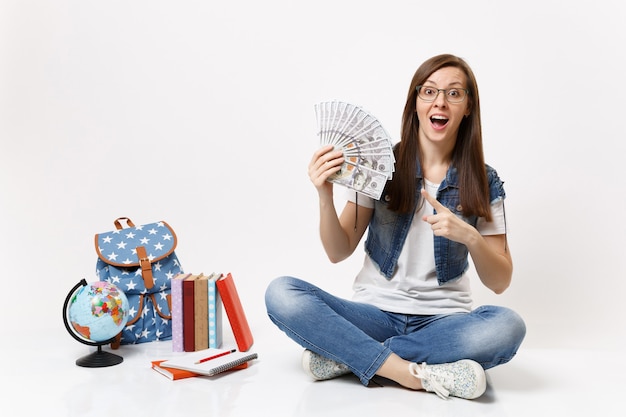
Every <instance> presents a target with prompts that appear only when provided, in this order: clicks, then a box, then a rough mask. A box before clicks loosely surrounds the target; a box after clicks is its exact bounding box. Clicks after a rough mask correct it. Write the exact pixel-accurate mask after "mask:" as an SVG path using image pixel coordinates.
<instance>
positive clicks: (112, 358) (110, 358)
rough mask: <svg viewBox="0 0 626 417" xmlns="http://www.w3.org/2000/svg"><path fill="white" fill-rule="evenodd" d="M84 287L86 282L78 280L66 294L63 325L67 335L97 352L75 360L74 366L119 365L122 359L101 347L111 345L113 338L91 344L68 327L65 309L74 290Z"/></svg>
mask: <svg viewBox="0 0 626 417" xmlns="http://www.w3.org/2000/svg"><path fill="white" fill-rule="evenodd" d="M86 285H87V281H86V280H85V279H84V278H83V279H82V280H80V282H79V283H78V284H76V285H75V286H74V288H72V290H71V291H70V292H69V293H68V294H67V297H66V298H65V303H64V304H63V323H64V324H65V328H66V329H67V331H68V332H69V334H70V335H72V337H73V338H74V339H76V340H78V341H79V342H80V343H83V344H85V345H89V346H97V350H96V351H95V352H92V353H90V354H88V355H85V356H83V357H81V358H78V359H76V365H78V366H82V367H86V368H103V367H106V366H114V365H119V364H120V363H122V362H123V361H124V358H122V357H121V356H119V355H116V354H114V353H111V352H106V351H104V350H102V345H106V344H107V343H111V342H112V341H113V340H115V337H113V338H111V339H110V340H106V341H104V342H93V341H91V340H86V339H83V338H82V337H79V336H78V335H77V334H76V333H75V332H74V331H73V330H72V327H71V326H70V323H69V321H68V318H67V307H68V305H69V303H70V300H71V298H72V296H73V295H74V293H75V292H76V290H78V288H80V287H84V286H86Z"/></svg>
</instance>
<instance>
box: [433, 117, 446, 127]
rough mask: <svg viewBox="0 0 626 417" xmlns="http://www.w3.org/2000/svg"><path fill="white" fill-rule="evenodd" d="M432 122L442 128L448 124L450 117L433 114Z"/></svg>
mask: <svg viewBox="0 0 626 417" xmlns="http://www.w3.org/2000/svg"><path fill="white" fill-rule="evenodd" d="M430 123H432V125H433V126H434V127H436V128H438V129H440V128H442V127H444V126H445V125H446V124H448V119H446V118H445V117H443V116H431V118H430Z"/></svg>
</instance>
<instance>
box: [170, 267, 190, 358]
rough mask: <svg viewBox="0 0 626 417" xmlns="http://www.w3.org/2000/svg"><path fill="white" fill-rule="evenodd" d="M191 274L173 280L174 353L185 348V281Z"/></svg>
mask: <svg viewBox="0 0 626 417" xmlns="http://www.w3.org/2000/svg"><path fill="white" fill-rule="evenodd" d="M189 275H190V274H186V275H184V274H179V275H176V276H175V277H174V278H173V279H172V283H171V286H172V351H173V352H184V348H183V280H184V279H185V278H186V277H188V276H189Z"/></svg>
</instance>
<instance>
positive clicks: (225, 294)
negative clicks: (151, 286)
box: [172, 273, 254, 352]
mask: <svg viewBox="0 0 626 417" xmlns="http://www.w3.org/2000/svg"><path fill="white" fill-rule="evenodd" d="M222 307H223V309H224V310H226V315H227V317H228V322H229V323H230V326H231V328H232V331H233V335H234V336H235V341H236V343H237V348H238V349H239V350H240V351H242V352H245V351H247V350H248V349H250V347H251V346H252V344H253V342H254V340H253V337H252V332H251V331H250V326H249V325H248V320H247V319H246V315H245V312H244V309H243V306H242V304H241V300H240V298H239V294H238V292H237V288H236V286H235V281H234V280H233V276H232V274H230V273H228V274H226V275H224V274H216V273H213V274H210V275H204V274H197V275H196V274H178V275H176V276H175V277H174V278H173V279H172V350H173V351H174V352H196V351H199V350H204V349H208V348H215V349H217V348H220V347H221V345H222V336H223V318H222Z"/></svg>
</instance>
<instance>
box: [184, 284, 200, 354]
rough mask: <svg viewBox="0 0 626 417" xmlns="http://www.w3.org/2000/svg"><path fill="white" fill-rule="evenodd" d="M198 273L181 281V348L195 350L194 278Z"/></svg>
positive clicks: (186, 350)
mask: <svg viewBox="0 0 626 417" xmlns="http://www.w3.org/2000/svg"><path fill="white" fill-rule="evenodd" d="M198 277H199V275H191V276H189V277H187V278H185V280H184V281H183V349H184V350H185V352H195V351H196V332H195V296H194V295H195V282H194V281H195V280H196V278H198Z"/></svg>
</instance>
